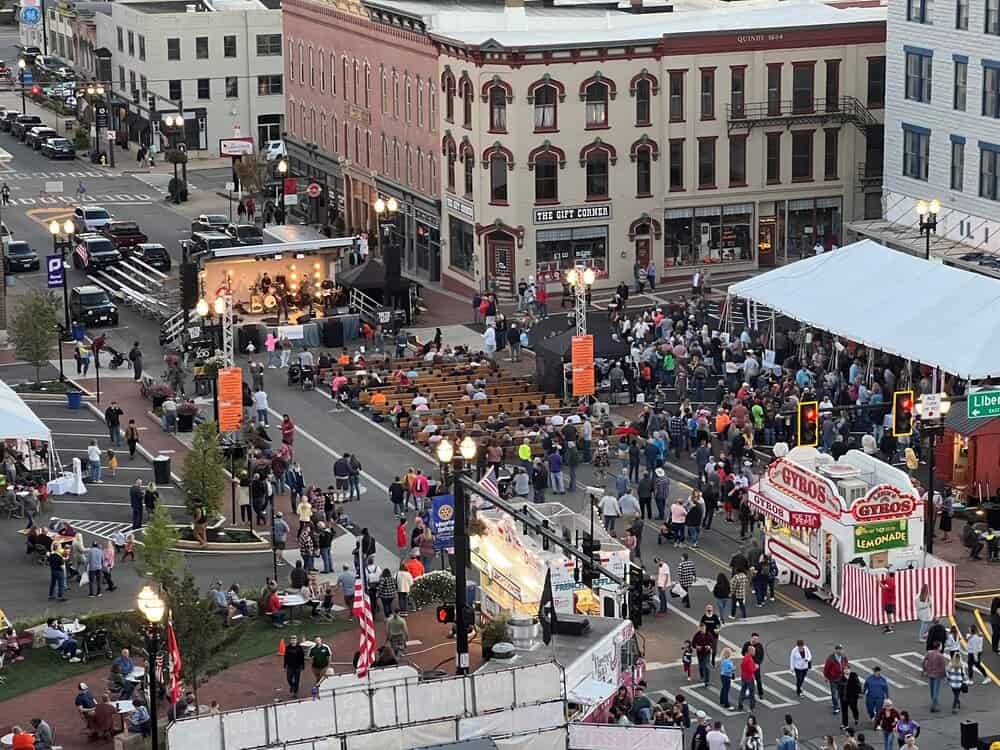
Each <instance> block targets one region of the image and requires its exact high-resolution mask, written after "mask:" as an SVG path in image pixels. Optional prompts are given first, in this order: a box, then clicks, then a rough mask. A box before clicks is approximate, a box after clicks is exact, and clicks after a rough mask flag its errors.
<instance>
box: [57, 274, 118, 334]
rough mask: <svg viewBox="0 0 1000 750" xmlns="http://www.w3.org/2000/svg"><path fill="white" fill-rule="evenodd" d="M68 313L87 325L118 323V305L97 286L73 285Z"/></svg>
mask: <svg viewBox="0 0 1000 750" xmlns="http://www.w3.org/2000/svg"><path fill="white" fill-rule="evenodd" d="M69 314H70V317H72V318H73V320H79V321H81V322H82V323H83V324H84V325H89V326H98V325H104V326H108V325H110V326H116V325H118V307H117V306H116V305H115V303H114V302H112V301H111V297H109V296H108V293H107V292H106V291H104V290H103V289H101V287H99V286H95V285H93V284H88V285H86V286H75V287H73V289H72V290H70V293H69Z"/></svg>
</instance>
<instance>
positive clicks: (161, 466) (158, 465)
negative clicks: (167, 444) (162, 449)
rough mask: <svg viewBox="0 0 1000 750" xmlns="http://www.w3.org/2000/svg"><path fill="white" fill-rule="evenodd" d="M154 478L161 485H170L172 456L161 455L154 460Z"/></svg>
mask: <svg viewBox="0 0 1000 750" xmlns="http://www.w3.org/2000/svg"><path fill="white" fill-rule="evenodd" d="M153 477H154V478H155V479H156V483H157V484H159V485H162V486H166V485H168V484H170V456H164V455H162V454H161V455H159V456H157V457H156V458H154V459H153Z"/></svg>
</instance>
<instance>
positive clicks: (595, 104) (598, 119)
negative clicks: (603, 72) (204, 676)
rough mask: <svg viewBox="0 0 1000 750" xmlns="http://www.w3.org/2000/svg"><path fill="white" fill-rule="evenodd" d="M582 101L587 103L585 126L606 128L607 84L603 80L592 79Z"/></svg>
mask: <svg viewBox="0 0 1000 750" xmlns="http://www.w3.org/2000/svg"><path fill="white" fill-rule="evenodd" d="M584 101H585V102H586V103H587V127H588V128H606V127H607V126H608V86H607V84H606V83H604V82H603V81H594V82H593V83H591V84H590V85H589V86H587V89H586V92H585V95H584Z"/></svg>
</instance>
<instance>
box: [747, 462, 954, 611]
mask: <svg viewBox="0 0 1000 750" xmlns="http://www.w3.org/2000/svg"><path fill="white" fill-rule="evenodd" d="M748 502H749V503H750V506H751V507H752V508H753V509H754V510H756V511H758V512H759V513H760V514H761V515H763V517H764V534H765V545H764V548H765V551H766V552H767V554H769V555H771V556H773V558H774V560H775V562H776V563H777V565H778V569H779V575H780V576H781V578H782V580H785V581H788V582H792V583H796V584H798V585H800V586H802V587H803V588H805V589H807V590H809V591H811V592H812V593H813V594H814V595H815V596H817V597H819V598H822V599H826V600H828V601H830V602H831V603H833V604H834V605H835V606H837V607H838V609H840V610H841V611H843V612H846V613H847V614H851V615H853V616H856V617H859V618H860V619H864V620H865V621H867V622H873V623H881V622H883V621H884V619H883V618H884V613H882V611H881V607H880V606H879V587H878V583H879V579H880V578H881V577H882V576H884V575H885V574H886V573H888V572H889V571H893V572H894V574H895V575H896V576H897V584H896V586H897V597H898V601H897V606H896V611H897V614H898V619H900V620H906V619H912V618H911V617H909V616H908V615H910V614H912V610H913V601H912V600H913V597H914V596H915V595H916V593H917V592H918V591H919V587H920V585H922V584H923V583H928V584H929V585H931V587H932V593H934V594H935V597H934V599H935V602H937V603H939V607H940V608H941V612H940V614H942V615H944V614H950V611H951V606H952V601H953V599H954V567H953V566H951V565H950V564H948V563H946V562H944V561H942V560H940V559H938V558H936V557H934V556H933V555H929V554H927V553H926V552H925V550H924V503H923V501H922V500H921V498H920V495H919V493H918V492H917V490H916V488H915V487H914V486H913V483H912V482H911V481H910V478H909V476H908V475H907V474H906V473H905V472H903V471H900V470H899V469H897V468H895V467H894V466H890V465H889V464H887V463H885V462H884V461H880V460H879V459H877V458H874V457H873V456H870V455H868V454H866V453H863V452H861V451H857V450H852V451H848V452H847V453H846V454H845V455H843V456H841V457H840V459H839V460H836V461H835V460H834V459H833V458H832V457H831V456H829V455H828V454H824V453H820V452H819V451H817V450H816V449H814V448H793V449H792V450H791V451H789V452H788V454H787V455H785V456H783V457H780V458H778V459H777V460H776V461H774V463H772V464H771V465H770V466H769V467H768V468H767V470H766V471H765V472H764V475H763V476H762V477H761V479H760V481H758V482H757V483H755V484H754V485H753V486H752V487H751V488H750V491H749V493H748ZM914 587H915V588H916V590H915V591H914V590H913V589H914Z"/></svg>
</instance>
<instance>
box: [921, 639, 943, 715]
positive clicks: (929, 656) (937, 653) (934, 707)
mask: <svg viewBox="0 0 1000 750" xmlns="http://www.w3.org/2000/svg"><path fill="white" fill-rule="evenodd" d="M931 646H932V647H931V648H930V649H928V651H927V653H926V654H924V661H923V670H922V671H923V674H924V677H926V678H927V687H928V688H929V690H930V693H931V712H932V713H937V712H938V711H940V710H941V709H940V707H939V704H940V702H941V682H942V681H943V680H944V678H945V677H946V676H947V673H948V661H947V660H946V659H945V657H944V654H943V653H941V644H939V643H937V642H935V643H933V644H931Z"/></svg>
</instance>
